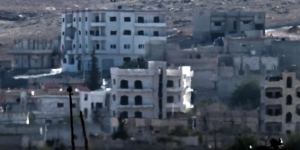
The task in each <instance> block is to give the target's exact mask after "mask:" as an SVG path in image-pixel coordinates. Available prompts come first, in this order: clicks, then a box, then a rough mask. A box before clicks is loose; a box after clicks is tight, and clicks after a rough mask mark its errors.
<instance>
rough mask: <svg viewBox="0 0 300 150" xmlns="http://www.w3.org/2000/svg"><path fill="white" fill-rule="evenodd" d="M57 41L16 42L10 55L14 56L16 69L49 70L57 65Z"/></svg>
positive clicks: (28, 40) (27, 40)
mask: <svg viewBox="0 0 300 150" xmlns="http://www.w3.org/2000/svg"><path fill="white" fill-rule="evenodd" d="M57 45H58V41H57V40H31V39H26V40H16V41H15V47H14V48H12V49H11V50H10V51H9V52H8V53H9V54H10V55H12V56H13V68H14V69H48V68H51V67H58V66H57V64H56V61H57V60H56V59H58V56H57V55H53V53H54V52H55V50H57Z"/></svg>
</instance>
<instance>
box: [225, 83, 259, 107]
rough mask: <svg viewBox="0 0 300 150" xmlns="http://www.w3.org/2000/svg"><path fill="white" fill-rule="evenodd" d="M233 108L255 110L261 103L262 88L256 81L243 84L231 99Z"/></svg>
mask: <svg viewBox="0 0 300 150" xmlns="http://www.w3.org/2000/svg"><path fill="white" fill-rule="evenodd" d="M230 103H231V106H234V107H241V108H243V109H255V108H257V107H258V106H259V103H260V87H259V84H258V83H257V82H256V81H250V82H246V83H243V84H241V85H240V86H238V87H237V88H236V90H235V91H234V92H233V94H232V97H231V102H230Z"/></svg>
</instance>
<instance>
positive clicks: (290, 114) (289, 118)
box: [285, 112, 293, 123]
mask: <svg viewBox="0 0 300 150" xmlns="http://www.w3.org/2000/svg"><path fill="white" fill-rule="evenodd" d="M292 117H293V116H292V113H290V112H288V113H287V114H286V116H285V122H286V123H291V122H292Z"/></svg>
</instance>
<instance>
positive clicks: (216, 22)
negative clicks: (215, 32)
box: [214, 21, 222, 26]
mask: <svg viewBox="0 0 300 150" xmlns="http://www.w3.org/2000/svg"><path fill="white" fill-rule="evenodd" d="M214 25H215V26H221V25H222V22H221V21H215V22H214Z"/></svg>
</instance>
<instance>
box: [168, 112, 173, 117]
mask: <svg viewBox="0 0 300 150" xmlns="http://www.w3.org/2000/svg"><path fill="white" fill-rule="evenodd" d="M172 116H173V113H172V112H170V111H168V112H167V118H168V119H169V118H171V117H172Z"/></svg>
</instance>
